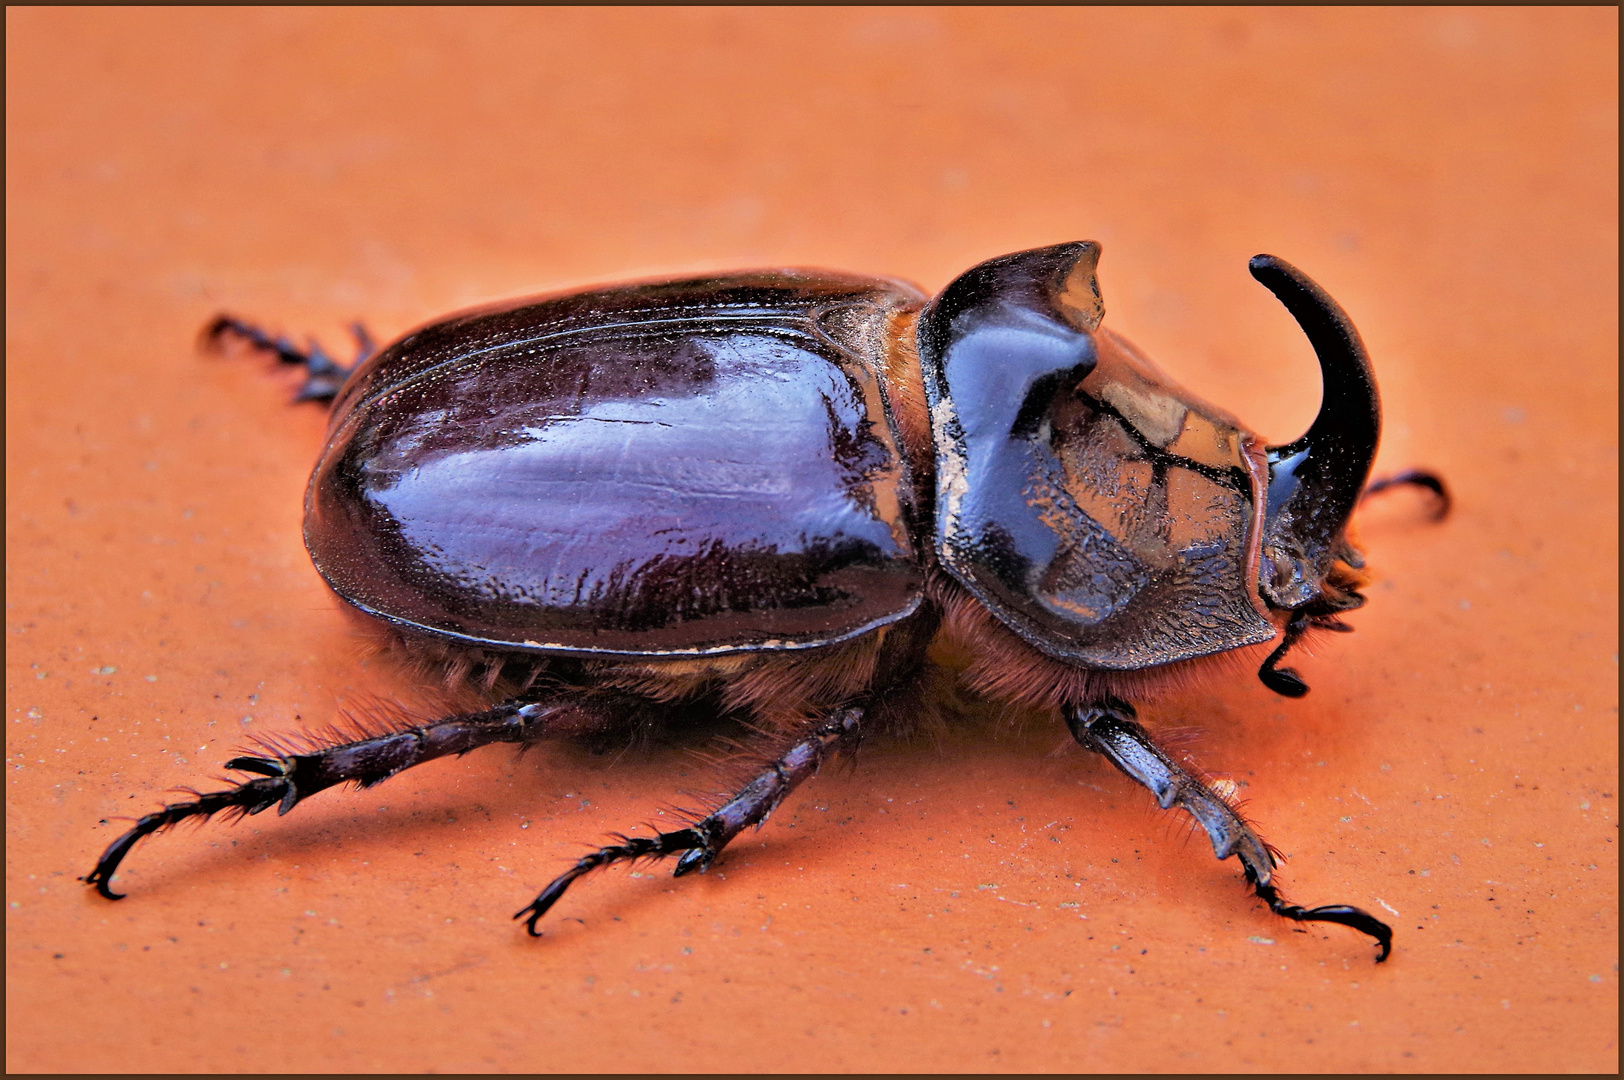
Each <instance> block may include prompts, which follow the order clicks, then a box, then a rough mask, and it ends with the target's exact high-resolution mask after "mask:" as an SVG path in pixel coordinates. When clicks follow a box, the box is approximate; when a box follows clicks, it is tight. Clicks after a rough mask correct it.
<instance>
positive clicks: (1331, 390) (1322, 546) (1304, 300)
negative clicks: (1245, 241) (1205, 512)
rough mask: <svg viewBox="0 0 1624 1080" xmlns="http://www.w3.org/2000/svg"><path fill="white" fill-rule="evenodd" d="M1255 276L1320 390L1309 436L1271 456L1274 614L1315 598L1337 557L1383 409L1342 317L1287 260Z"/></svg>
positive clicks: (1264, 265) (1268, 259)
mask: <svg viewBox="0 0 1624 1080" xmlns="http://www.w3.org/2000/svg"><path fill="white" fill-rule="evenodd" d="M1251 270H1252V276H1253V277H1255V278H1257V279H1258V281H1260V282H1262V283H1263V284H1264V285H1265V286H1267V287H1268V289H1269V291H1270V292H1272V293H1274V295H1275V296H1277V297H1278V298H1279V299H1280V302H1281V303H1282V304H1284V305H1285V306H1286V310H1287V311H1289V312H1291V314H1292V317H1293V318H1295V319H1296V320H1297V323H1298V325H1299V326H1301V327H1302V328H1303V333H1305V334H1307V335H1308V340H1309V343H1310V344H1312V345H1313V346H1314V352H1315V353H1316V354H1318V356H1319V362H1320V372H1321V375H1322V377H1323V381H1324V387H1325V389H1324V397H1323V398H1322V400H1321V402H1320V410H1319V415H1318V416H1316V417H1314V423H1313V425H1312V426H1310V427H1309V429H1308V432H1307V433H1306V434H1305V435H1303V437H1302V438H1300V439H1298V440H1296V441H1295V442H1291V443H1287V444H1285V445H1284V446H1271V447H1269V448H1268V459H1269V493H1268V505H1267V508H1266V510H1265V511H1264V526H1263V550H1264V554H1265V555H1266V556H1268V558H1269V560H1270V561H1271V562H1272V563H1273V564H1274V566H1273V570H1274V573H1273V574H1272V575H1271V574H1269V572H1268V568H1267V567H1264V568H1262V571H1263V572H1262V573H1261V575H1260V580H1259V585H1260V587H1261V589H1262V592H1263V595H1264V597H1265V598H1267V599H1268V600H1269V601H1270V602H1271V603H1273V604H1274V605H1276V606H1277V607H1282V608H1298V607H1302V606H1303V605H1304V604H1306V603H1308V602H1309V601H1311V600H1313V599H1315V598H1316V597H1318V596H1319V595H1320V587H1321V585H1322V583H1323V581H1324V577H1325V571H1326V568H1327V564H1328V563H1329V562H1330V560H1331V559H1332V558H1333V557H1335V556H1336V555H1337V554H1339V553H1340V549H1341V546H1342V545H1341V540H1342V532H1343V529H1344V527H1345V526H1346V525H1347V522H1348V515H1349V514H1350V513H1352V511H1353V507H1354V504H1355V503H1357V502H1358V501H1359V493H1360V492H1361V491H1362V490H1363V489H1364V485H1365V479H1366V478H1367V477H1368V476H1369V475H1370V463H1371V461H1372V460H1373V459H1374V458H1375V456H1376V443H1377V441H1378V440H1379V439H1380V438H1381V426H1382V419H1381V401H1380V400H1379V399H1378V398H1377V396H1376V379H1375V376H1374V375H1373V374H1372V373H1371V370H1370V358H1369V357H1368V356H1367V355H1366V354H1365V346H1364V342H1362V341H1360V340H1359V331H1357V330H1355V329H1354V327H1353V323H1352V321H1351V320H1349V318H1348V315H1347V312H1345V311H1343V310H1342V308H1341V306H1340V305H1339V304H1337V302H1336V301H1335V300H1332V299H1331V297H1330V296H1329V295H1328V294H1327V293H1326V292H1325V290H1324V289H1321V288H1320V287H1319V286H1318V285H1316V284H1314V282H1313V281H1312V280H1311V279H1310V278H1309V277H1308V275H1307V274H1305V273H1303V272H1302V271H1301V270H1298V269H1297V268H1296V267H1295V266H1292V265H1291V264H1290V263H1288V262H1286V261H1284V260H1283V259H1277V258H1275V257H1274V256H1273V255H1257V256H1255V257H1253V259H1252V262H1251Z"/></svg>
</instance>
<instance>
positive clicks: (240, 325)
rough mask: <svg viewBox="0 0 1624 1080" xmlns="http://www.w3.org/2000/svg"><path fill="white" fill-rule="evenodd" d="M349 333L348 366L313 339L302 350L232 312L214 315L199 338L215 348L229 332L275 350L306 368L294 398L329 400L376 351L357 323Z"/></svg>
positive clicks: (281, 358)
mask: <svg viewBox="0 0 1624 1080" xmlns="http://www.w3.org/2000/svg"><path fill="white" fill-rule="evenodd" d="M350 334H351V335H352V336H354V338H355V360H354V361H353V362H352V363H351V364H350V365H349V366H348V367H345V366H344V365H343V364H340V363H339V362H338V361H336V360H334V359H333V358H332V357H331V356H328V355H327V352H326V350H324V349H323V348H322V347H321V345H320V343H319V342H317V341H316V340H315V339H314V338H311V339H310V347H309V348H308V349H306V350H304V351H302V352H301V351H300V350H299V349H297V348H295V347H294V344H293V342H291V341H289V340H288V339H287V338H285V337H273V336H272V335H271V334H269V333H267V332H266V331H264V330H262V329H260V328H259V327H257V326H255V325H254V324H253V323H248V322H244V321H242V320H241V319H238V318H236V317H234V316H231V315H216V316H215V317H214V319H213V320H212V321H211V322H210V323H209V324H208V325H207V326H205V327H204V328H203V333H202V336H201V340H202V343H203V345H204V347H205V348H218V347H219V346H220V344H221V342H222V341H223V340H224V339H225V338H226V337H227V336H228V335H229V336H231V337H235V338H238V339H240V340H242V341H245V342H247V343H248V344H249V345H251V346H252V347H254V348H256V349H262V350H264V351H266V352H272V353H275V354H276V358H277V359H278V360H279V361H281V362H282V363H284V364H302V365H304V369H305V381H304V385H303V386H301V387H300V388H299V393H298V394H297V395H296V396H295V397H294V399H293V400H294V401H331V400H333V397H334V396H335V395H336V394H337V393H338V391H339V389H340V388H341V387H342V386H343V385H344V380H346V379H348V378H349V377H350V375H351V374H353V373H354V371H355V369H356V368H358V367H360V366H361V364H362V363H364V362H365V361H366V360H367V359H368V358H369V357H371V356H372V354H373V353H374V352H376V351H377V346H376V345H374V344H373V342H372V335H371V334H368V333H367V330H366V327H364V326H362V325H361V324H360V323H358V322H357V323H351V324H350Z"/></svg>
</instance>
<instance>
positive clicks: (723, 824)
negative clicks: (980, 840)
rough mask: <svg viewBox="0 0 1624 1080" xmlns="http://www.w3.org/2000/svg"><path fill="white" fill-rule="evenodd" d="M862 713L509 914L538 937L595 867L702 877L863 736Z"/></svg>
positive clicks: (845, 713)
mask: <svg viewBox="0 0 1624 1080" xmlns="http://www.w3.org/2000/svg"><path fill="white" fill-rule="evenodd" d="M862 724H863V710H862V709H861V708H860V707H857V706H848V707H846V708H843V709H837V710H836V711H835V712H834V713H833V714H831V715H830V716H829V718H828V719H827V720H824V721H822V722H821V723H819V724H817V725H816V726H814V727H812V728H811V729H810V730H808V731H807V732H806V733H805V734H804V735H802V736H801V737H800V738H799V739H797V740H796V741H795V742H794V743H793V744H791V745H790V747H789V749H787V750H785V751H784V752H783V753H782V754H780V755H779V756H778V757H777V758H775V759H774V760H772V761H770V762H768V763H767V766H766V768H764V769H762V770H761V772H759V773H758V774H756V777H755V778H754V779H753V780H751V781H750V782H749V783H748V784H746V785H744V787H743V789H741V790H740V791H739V793H738V794H737V795H735V796H733V798H731V799H729V800H728V801H727V802H725V803H723V804H722V805H721V806H720V807H718V808H717V809H716V810H715V811H714V812H712V813H710V814H708V815H706V816H705V817H704V818H702V819H700V820H699V821H697V822H695V823H694V824H693V825H691V826H689V827H688V828H686V829H677V830H675V831H674V832H667V833H659V834H657V835H655V836H623V837H621V838H620V843H618V844H609V845H607V846H605V847H601V848H599V849H598V850H597V851H594V852H592V853H590V854H588V855H584V856H582V857H581V858H580V859H578V860H577V861H576V863H575V865H574V866H572V867H570V868H569V869H568V870H566V871H564V872H563V873H562V874H560V875H558V877H556V878H554V879H553V882H552V884H550V885H548V886H547V887H546V888H545V889H543V890H541V893H540V895H538V896H537V897H536V898H535V899H534V900H532V901H531V902H530V904H529V905H528V906H526V907H525V908H524V910H522V911H520V912H519V913H518V914H516V915H514V916H513V917H514V918H515V919H523V920H524V924H525V928H526V929H527V930H529V931H530V935H531V936H532V937H540V936H541V931H540V930H537V929H536V923H537V921H539V920H540V919H541V917H542V916H543V915H545V914H547V911H548V909H550V908H551V907H552V906H553V905H554V904H556V903H557V902H558V899H559V897H561V896H563V895H564V891H565V890H566V889H568V888H569V887H570V885H571V884H572V883H573V882H574V881H575V879H576V878H578V877H581V876H583V875H585V874H589V873H591V872H592V871H594V870H596V869H598V868H599V867H603V866H608V865H609V864H611V863H616V862H622V861H625V860H631V859H663V858H665V857H666V856H668V855H677V854H679V853H680V855H681V858H679V859H678V860H677V865H676V868H675V869H674V870H673V871H672V876H673V877H681V876H682V875H683V874H686V873H690V872H691V871H694V870H698V871H699V872H701V873H704V871H705V870H706V869H708V868H709V867H710V864H711V862H712V861H714V860H715V858H716V856H718V855H720V854H721V853H722V849H723V848H724V847H726V846H727V843H728V841H730V840H732V839H733V838H734V837H735V836H737V835H739V833H741V832H743V831H744V830H745V828H746V827H748V826H751V825H754V826H756V827H757V828H760V827H761V825H762V824H763V823H764V822H766V820H767V816H768V815H769V814H771V813H772V812H773V811H774V810H775V809H777V807H778V804H779V803H781V802H783V801H784V797H785V796H786V795H788V794H789V793H790V792H791V791H794V790H795V789H796V788H797V787H798V786H800V784H801V782H802V781H804V780H807V779H809V778H810V777H811V776H812V775H813V774H815V773H816V772H817V771H818V769H819V768H820V767H821V766H822V765H823V763H824V762H825V761H827V760H828V759H829V758H830V757H831V756H833V755H834V754H835V753H836V752H837V751H839V750H850V749H853V748H854V747H855V746H856V745H857V742H858V740H859V739H861V737H862Z"/></svg>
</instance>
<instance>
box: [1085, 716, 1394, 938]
mask: <svg viewBox="0 0 1624 1080" xmlns="http://www.w3.org/2000/svg"><path fill="white" fill-rule="evenodd" d="M1064 711H1065V717H1066V724H1067V726H1068V727H1070V728H1071V733H1072V736H1073V737H1074V738H1076V740H1077V741H1078V742H1079V743H1082V744H1083V745H1084V746H1086V747H1087V748H1088V749H1090V750H1093V751H1095V752H1096V753H1099V754H1103V755H1104V756H1105V757H1106V758H1107V759H1109V760H1110V762H1111V764H1113V765H1115V766H1116V767H1117V768H1118V769H1121V770H1122V771H1123V772H1124V773H1126V774H1127V775H1128V777H1129V778H1130V779H1132V780H1134V781H1136V782H1138V783H1139V784H1142V785H1143V786H1144V787H1146V788H1148V789H1149V790H1150V793H1151V794H1152V795H1155V796H1156V801H1157V802H1158V803H1160V804H1161V807H1162V809H1163V810H1170V809H1172V808H1173V807H1175V806H1177V807H1179V808H1180V809H1182V810H1184V811H1185V812H1186V813H1188V814H1189V815H1190V816H1191V817H1193V818H1195V819H1196V821H1197V822H1199V823H1200V824H1201V826H1202V827H1203V828H1204V829H1206V830H1207V836H1208V837H1209V838H1210V839H1211V840H1212V851H1213V854H1214V855H1216V856H1218V858H1220V859H1227V858H1229V857H1230V856H1231V855H1235V856H1238V857H1239V858H1240V861H1241V867H1242V868H1243V869H1244V870H1245V872H1246V881H1247V883H1248V884H1250V885H1251V886H1252V888H1253V890H1254V891H1255V892H1256V893H1257V895H1258V897H1259V898H1260V899H1261V900H1263V902H1264V903H1266V904H1268V905H1269V910H1270V911H1273V912H1274V913H1275V914H1276V915H1281V916H1284V917H1285V918H1288V919H1293V920H1295V921H1297V922H1333V923H1341V924H1342V925H1343V926H1351V927H1352V928H1353V929H1355V930H1358V931H1360V932H1361V933H1364V934H1369V935H1370V936H1371V937H1373V938H1375V939H1376V945H1377V949H1378V952H1377V954H1376V962H1377V963H1381V962H1382V961H1383V960H1386V959H1387V955H1388V953H1389V952H1391V951H1392V947H1393V931H1392V928H1391V927H1389V926H1388V925H1387V924H1386V923H1384V922H1382V921H1380V920H1379V919H1377V918H1376V917H1375V916H1373V915H1371V914H1370V913H1369V912H1367V911H1364V910H1362V909H1360V908H1356V907H1350V906H1349V905H1347V904H1332V905H1328V906H1326V907H1317V908H1303V907H1299V906H1298V905H1296V904H1292V903H1288V902H1287V901H1286V899H1285V898H1284V897H1282V896H1281V895H1280V892H1279V890H1278V889H1276V888H1275V886H1274V880H1273V879H1274V867H1275V858H1274V852H1273V851H1272V850H1270V848H1269V846H1268V845H1267V844H1265V843H1264V842H1263V840H1262V838H1261V837H1259V836H1258V834H1257V833H1256V832H1254V831H1253V829H1252V827H1251V826H1250V825H1248V824H1247V823H1246V821H1245V820H1244V819H1243V818H1242V817H1241V816H1240V815H1239V814H1238V813H1236V812H1235V809H1234V807H1232V806H1230V805H1229V803H1228V802H1226V801H1225V800H1224V799H1223V797H1222V796H1220V795H1219V794H1218V793H1217V792H1215V791H1213V790H1212V789H1211V788H1210V787H1208V786H1207V785H1206V784H1203V783H1202V782H1201V781H1200V780H1197V779H1196V778H1195V777H1193V776H1191V775H1190V774H1189V773H1188V772H1186V771H1185V770H1184V769H1182V768H1180V767H1179V766H1178V765H1177V764H1175V763H1174V762H1173V760H1172V759H1171V758H1169V757H1168V756H1167V755H1166V754H1165V753H1163V752H1162V751H1161V749H1160V748H1159V747H1158V746H1157V745H1156V744H1155V743H1154V742H1152V741H1151V738H1150V733H1149V732H1147V731H1146V730H1145V729H1144V728H1143V727H1141V726H1140V725H1139V722H1138V720H1137V719H1135V716H1136V715H1137V714H1136V713H1135V712H1134V709H1133V706H1132V705H1129V704H1128V703H1127V702H1125V701H1119V700H1117V699H1115V698H1106V699H1104V700H1102V701H1099V702H1095V703H1094V704H1091V705H1087V706H1083V707H1076V706H1068V707H1067V708H1066V709H1065V710H1064Z"/></svg>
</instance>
